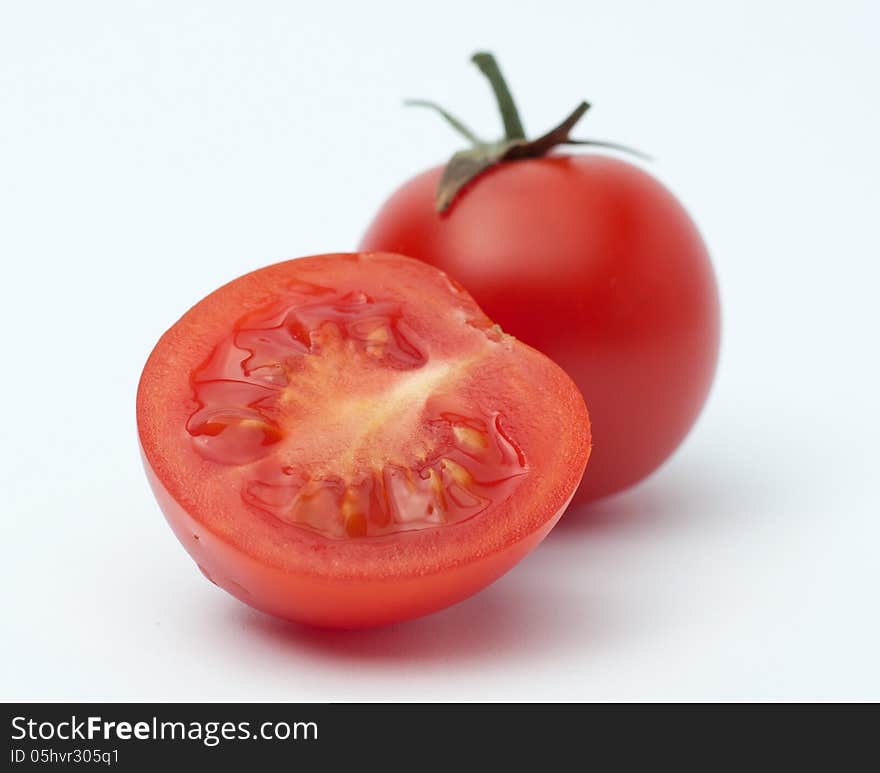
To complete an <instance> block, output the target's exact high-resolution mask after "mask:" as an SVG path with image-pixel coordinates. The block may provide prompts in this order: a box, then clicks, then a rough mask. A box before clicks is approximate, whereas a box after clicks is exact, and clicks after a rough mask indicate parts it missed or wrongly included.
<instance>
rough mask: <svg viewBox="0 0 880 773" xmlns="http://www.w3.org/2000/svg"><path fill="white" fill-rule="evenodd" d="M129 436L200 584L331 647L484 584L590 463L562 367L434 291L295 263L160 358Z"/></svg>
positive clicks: (376, 273)
mask: <svg viewBox="0 0 880 773" xmlns="http://www.w3.org/2000/svg"><path fill="white" fill-rule="evenodd" d="M548 401H549V402H551V403H552V406H553V407H552V408H548V407H547V402H548ZM138 419H139V428H140V434H141V442H142V447H143V450H144V456H145V460H146V463H147V468H148V473H149V474H150V479H151V482H152V483H153V486H154V489H155V490H156V493H157V496H158V498H159V501H160V503H161V504H162V505H163V509H164V510H165V513H166V516H167V517H168V518H169V520H170V521H171V524H172V526H173V527H174V528H175V531H176V533H177V534H178V537H180V538H181V540H182V542H183V543H184V545H185V546H186V547H187V549H188V550H189V551H190V552H191V553H192V554H193V556H194V557H195V558H196V560H197V562H198V563H199V565H200V567H201V568H202V569H203V571H204V572H205V574H206V575H208V577H209V578H210V579H212V580H213V581H215V582H216V583H217V584H219V585H221V586H223V587H225V588H226V589H227V590H230V592H232V593H233V594H234V595H236V596H238V597H239V598H241V599H242V600H245V601H247V602H248V603H250V604H251V605H253V606H255V607H257V608H260V609H264V610H266V611H269V612H271V613H273V614H278V615H281V616H283V617H287V618H291V619H296V620H304V621H307V622H316V623H319V624H326V625H338V626H355V625H369V624H375V623H380V622H388V621H391V620H395V619H404V618H406V617H411V616H414V615H417V614H423V613H424V612H426V611H431V610H432V609H434V608H439V607H441V606H445V605H446V604H448V603H451V602H452V601H455V600H458V599H459V598H462V597H464V596H466V595H469V594H470V593H473V592H474V591H475V590H478V589H479V587H481V586H482V585H485V584H487V583H488V582H491V581H492V580H493V579H495V577H496V576H498V574H500V573H501V572H503V571H504V570H506V569H507V568H509V566H510V565H511V564H512V563H513V562H515V560H517V559H518V558H519V557H520V556H521V555H522V554H524V552H526V551H527V550H528V549H530V548H531V547H533V546H534V544H537V541H539V540H540V538H541V537H542V536H543V535H544V534H545V533H546V531H547V530H549V528H550V526H552V523H553V522H555V520H556V519H557V518H558V517H559V515H561V512H562V510H563V509H564V507H565V505H566V503H567V501H568V500H569V499H570V497H571V495H572V493H573V492H574V489H575V487H576V486H577V483H578V481H579V479H580V475H581V473H582V472H583V467H584V465H585V464H586V459H587V454H588V449H589V428H588V421H587V416H586V410H585V408H584V405H583V400H582V398H581V397H580V395H579V393H578V392H577V389H576V388H575V387H574V385H573V384H572V383H571V382H570V381H569V380H568V378H567V377H566V376H565V375H564V373H563V372H562V371H561V370H560V369H559V368H558V367H557V366H555V365H554V364H553V363H552V362H551V361H550V360H548V359H547V358H546V357H544V356H543V355H540V354H539V353H537V352H536V351H534V350H532V349H530V348H528V347H526V346H525V345H523V344H520V343H519V342H517V341H515V340H514V339H512V338H511V337H509V336H506V335H505V334H504V333H503V332H501V331H500V330H499V329H498V328H497V327H496V326H494V325H492V323H491V321H490V320H489V319H488V318H486V317H485V315H484V314H483V313H482V312H481V311H480V310H479V308H478V307H477V306H476V304H475V303H474V302H473V300H472V299H471V298H470V296H469V295H468V294H467V293H466V292H465V291H464V290H463V289H462V288H461V287H459V286H458V285H457V284H455V283H454V282H453V281H451V280H449V279H448V278H447V277H446V276H445V275H444V274H442V273H441V272H439V271H437V270H436V269H433V268H430V267H428V266H426V265H424V264H421V263H418V262H416V261H413V260H411V259H408V258H403V257H401V256H391V255H364V256H320V257H316V258H306V259H300V260H298V261H289V262H288V263H284V264H278V265H277V266H272V267H269V268H267V269H263V270H262V271H259V272H254V274H250V275H247V276H246V277H242V278H240V279H238V280H236V281H235V282H233V283H231V284H230V285H227V286H225V287H224V288H221V289H220V290H218V291H217V292H216V293H214V294H213V295H211V296H209V297H208V298H207V299H205V300H204V301H202V302H201V303H200V304H198V305H197V306H196V307H194V308H193V309H192V310H191V311H190V312H189V313H188V314H187V315H185V316H184V318H183V319H182V320H180V321H179V322H178V323H177V324H176V325H175V326H174V327H173V328H172V329H171V330H170V331H169V332H168V333H167V334H166V335H165V336H164V337H163V339H162V340H161V341H160V342H159V344H158V345H157V347H156V349H155V350H154V352H153V354H152V355H151V358H150V360H149V361H148V363H147V366H146V368H145V371H144V376H143V378H142V381H141V388H140V390H139V399H138ZM463 567H465V568H466V571H465V572H464V573H462V569H463Z"/></svg>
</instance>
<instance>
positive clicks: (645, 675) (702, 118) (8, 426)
mask: <svg viewBox="0 0 880 773" xmlns="http://www.w3.org/2000/svg"><path fill="white" fill-rule="evenodd" d="M506 5H507V7H512V8H513V10H508V11H504V10H503V9H504V8H505V4H502V3H471V2H468V3H455V2H445V3H435V4H431V5H430V6H427V5H424V6H423V5H421V4H413V3H409V2H406V3H404V2H401V3H398V4H389V3H380V2H370V3H344V4H342V3H326V2H325V3H308V4H294V3H286V2H278V3H261V2H248V3H244V2H241V3H218V2H210V3H209V2H204V3H179V2H157V3H114V2H104V3H97V2H78V3H65V2H57V3H43V2H33V3H7V4H4V5H3V8H2V11H0V255H2V283H0V294H2V297H0V315H2V317H0V320H2V326H3V331H4V332H3V357H2V362H3V365H2V367H3V375H2V381H0V390H2V392H0V397H2V409H3V416H2V437H3V442H2V444H0V470H2V475H3V483H2V486H3V488H2V490H3V508H2V521H0V527H2V535H0V538H2V547H0V550H2V556H0V580H2V582H0V587H2V590H0V593H2V603H3V606H2V615H3V629H2V630H3V632H2V637H0V698H3V699H119V700H123V699H124V700H140V699H144V700H146V699H242V700H245V699H249V700H261V699H273V700H276V699H277V700H319V701H322V700H340V699H351V698H353V699H389V698H410V699H413V698H415V699H429V700H432V699H554V698H572V699H596V698H599V699H615V698H635V699H662V698H683V699H696V698H704V699H705V698H710V699H712V698H733V699H740V698H758V699H765V698H792V699H801V698H844V699H845V698H873V699H880V667H878V659H877V653H878V652H880V622H878V605H877V597H878V589H880V561H878V540H880V517H878V516H880V506H878V493H877V492H878V488H877V483H876V480H877V478H876V475H877V462H878V450H877V449H878V442H877V440H878V434H880V426H878V424H880V422H878V404H877V394H880V384H878V380H880V379H878V368H877V350H878V346H877V339H878V330H880V324H878V323H880V319H878V306H880V303H878V292H880V268H878V266H880V249H878V247H880V239H878V225H877V213H878V211H880V196H878V190H880V188H878V172H880V168H878V167H880V165H878V155H877V141H878V137H880V115H878V101H877V99H876V75H877V72H878V70H880V57H878V49H877V46H876V40H875V37H876V30H877V29H878V25H880V15H878V11H877V8H878V6H877V5H876V4H873V3H870V2H867V1H866V2H863V3H853V2H837V3H818V2H814V3H766V2H750V3H736V4H733V3H730V4H727V8H726V9H724V8H721V7H720V4H716V3H711V4H705V3H698V2H693V3H676V2H668V3H660V4H655V3H642V4H632V3H598V2H583V0H578V2H572V3H571V4H570V5H569V7H568V9H567V11H566V12H565V13H560V14H559V15H556V14H550V13H548V14H546V15H545V14H539V15H535V14H534V13H533V12H532V11H531V10H528V9H525V8H523V9H517V4H516V3H509V4H506ZM481 47H487V48H490V49H492V50H494V51H496V52H497V53H498V55H499V57H500V60H501V63H502V66H503V67H504V69H505V70H506V72H507V74H508V76H509V77H510V80H511V82H512V86H513V88H514V90H515V93H516V95H517V97H518V100H519V102H520V106H521V108H522V110H523V113H524V116H525V119H526V124H527V127H531V128H532V129H533V130H539V129H543V128H545V127H547V126H549V125H550V124H552V123H553V122H554V121H555V120H557V119H558V118H560V117H561V116H562V115H563V114H565V113H566V112H567V111H568V110H569V109H570V108H571V107H572V106H573V105H574V104H575V103H576V101H577V100H578V99H580V98H581V97H586V98H588V99H590V100H591V101H592V102H593V104H594V110H593V111H592V112H591V113H590V114H589V116H588V117H587V119H585V121H584V124H583V133H584V134H588V135H590V136H594V137H603V138H609V139H615V140H618V141H620V142H625V143H630V144H633V145H636V146H638V147H641V148H644V149H646V150H649V151H651V152H652V153H654V154H656V156H657V157H658V158H659V160H658V161H657V162H656V163H654V164H653V165H651V167H650V168H651V169H652V170H653V172H654V173H655V174H657V175H658V176H660V177H661V178H662V179H664V180H665V181H666V182H667V183H668V184H669V185H670V186H671V187H672V188H673V189H674V190H675V191H676V192H677V193H678V194H679V195H680V196H681V197H682V198H683V200H684V201H685V203H686V204H687V205H688V206H689V208H690V209H691V210H692V212H693V213H694V215H695V217H696V219H697V220H698V222H699V224H700V226H701V228H702V229H703V231H704V233H705V235H706V238H707V240H708V243H709V245H710V248H711V250H712V253H713V255H714V259H715V262H716V266H717V271H718V275H719V279H720V283H721V289H722V295H723V302H724V323H725V328H724V345H723V357H722V364H721V369H720V373H719V377H718V380H717V385H716V389H715V391H714V393H713V395H712V398H711V401H710V403H709V405H708V408H707V410H706V412H705V414H704V416H703V418H702V420H701V422H700V423H699V425H698V427H697V429H696V431H695V432H694V433H693V435H692V436H691V438H690V439H689V441H688V442H687V443H686V445H685V446H684V447H683V448H682V449H681V451H680V452H679V453H678V454H677V455H676V456H675V457H674V459H673V460H672V461H671V462H670V463H669V464H668V465H667V466H666V467H665V468H664V469H663V470H662V471H661V472H660V473H658V474H657V475H655V476H654V477H653V478H652V479H651V480H649V481H648V482H646V483H645V484H644V485H642V486H641V487H639V488H638V489H636V490H634V491H632V492H630V493H628V494H625V495H622V496H619V497H617V498H614V499H611V500H608V501H606V502H604V503H602V504H601V505H599V506H597V507H596V508H594V510H593V511H592V512H578V511H574V512H571V513H570V514H569V515H568V516H567V517H566V519H565V521H564V523H562V524H561V525H560V526H559V528H558V529H557V530H555V531H554V532H553V534H551V536H550V537H549V538H548V540H547V541H546V542H545V543H544V545H542V546H541V548H540V549H539V550H538V551H536V552H535V553H534V554H532V555H531V556H530V557H529V558H527V559H526V560H525V561H524V562H523V563H522V564H521V565H520V566H519V567H517V568H516V569H515V570H514V571H513V572H511V573H510V574H509V575H508V576H506V577H505V578H503V579H502V580H501V581H499V582H498V583H497V584H495V585H494V586H493V587H492V588H490V589H489V590H487V591H485V592H483V593H482V594H480V595H479V596H477V597H475V598H473V599H472V600H470V601H468V602H466V603H464V604H461V605H459V606H458V607H455V608H453V609H450V610H448V611H446V612H443V613H441V614H437V615H434V616H433V617H430V618H427V619H423V620H420V621H417V622H414V623H410V624H406V625H401V626H395V627H391V628H387V629H383V630H378V631H372V632H363V633H355V634H340V633H326V632H314V631H307V630H302V629H299V628H297V627H294V626H289V625H285V624H282V623H279V622H276V621H273V620H271V619H269V618H266V617H263V616H261V615H259V614H257V613H254V612H251V611H250V610H249V609H247V608H246V607H244V606H242V605H240V604H239V603H238V602H236V601H234V600H233V599H232V598H230V597H227V596H226V595H225V594H223V593H222V592H221V591H219V590H217V589H216V588H214V587H213V586H212V585H210V584H209V583H208V582H206V581H205V580H204V579H203V578H202V576H201V575H200V574H199V572H198V571H197V570H196V567H195V566H194V564H193V563H192V562H191V561H190V559H189V558H188V557H187V556H186V555H185V554H184V552H183V550H182V548H181V547H180V546H179V545H178V543H177V541H176V540H175V539H174V538H173V536H172V534H171V532H170V530H169V529H168V527H167V526H166V525H165V523H164V521H163V519H162V517H161V515H160V513H159V510H158V508H157V506H156V504H155V503H154V501H153V498H152V496H151V494H150V492H149V490H148V488H147V484H146V481H145V479H144V475H143V472H142V470H141V467H140V460H139V458H138V453H137V445H136V438H135V422H134V396H135V386H136V383H137V379H138V376H139V374H140V369H141V367H142V365H143V362H144V360H145V358H146V356H147V354H148V352H149V350H150V348H151V347H152V345H153V343H154V342H155V340H156V339H157V337H158V336H159V335H160V334H161V333H162V331H163V330H164V329H165V328H166V327H168V326H169V325H170V324H171V323H172V322H173V321H174V320H175V319H176V318H177V317H178V316H179V315H180V314H181V313H182V312H183V311H184V310H185V309H186V308H187V307H188V306H189V305H190V304H191V303H193V302H194V301H196V300H197V299H199V298H200V297H202V296H203V295H204V294H205V293H207V292H208V291H210V290H212V289H213V288H214V287H216V286H218V285H219V284H221V283H222V282H225V281H226V280H228V279H230V278H232V277H233V276H236V275H239V274H241V273H244V272H245V271H248V270H250V269H253V268H256V267H258V266H260V265H263V264H266V263H269V262H273V261H275V260H278V259H281V258H284V257H292V256H296V255H302V254H309V253H316V252H328V251H334V250H344V249H349V248H352V247H353V246H354V245H355V244H356V242H357V240H358V238H359V236H360V234H361V233H362V230H363V229H364V227H365V226H366V224H367V222H368V220H369V218H370V217H371V215H372V213H373V212H374V211H375V209H376V208H377V207H378V205H379V204H380V202H381V201H382V200H383V199H384V197H385V196H386V195H387V194H388V193H389V192H390V191H391V189H392V188H393V187H394V186H396V185H397V184H398V183H400V182H401V181H402V180H404V179H405V178H406V177H408V176H409V175H411V174H413V173H414V172H416V171H418V170H420V169H422V168H424V167H426V166H427V165H429V164H433V163H436V162H439V161H441V160H443V158H444V157H445V156H446V154H448V153H449V152H451V151H452V150H454V149H455V148H456V147H457V144H458V143H457V139H456V137H455V136H454V135H453V134H451V132H450V131H449V130H448V129H446V128H445V127H444V126H443V125H441V123H440V122H439V121H438V120H436V119H435V118H434V117H433V116H432V115H430V114H428V113H425V112H421V111H406V110H404V109H402V108H401V107H400V100H401V98H402V97H406V96H423V97H427V98H433V99H437V100H439V101H441V102H443V103H445V104H448V105H449V106H450V107H451V108H453V109H455V110H456V111H458V112H459V113H461V114H462V115H463V116H465V117H466V118H467V119H468V120H469V121H471V122H472V123H473V124H475V125H476V127H477V128H478V129H481V130H483V131H484V132H486V133H489V132H492V131H495V130H496V127H497V119H496V118H495V116H494V111H493V108H492V106H491V100H490V97H489V93H488V90H487V88H486V86H485V85H484V83H483V81H482V79H481V78H480V77H479V75H478V73H477V72H476V70H475V69H474V68H473V67H472V66H471V65H469V64H468V63H467V61H466V60H467V56H468V55H469V54H470V53H471V52H472V51H473V50H475V49H477V48H481Z"/></svg>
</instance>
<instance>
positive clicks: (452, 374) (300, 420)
mask: <svg viewBox="0 0 880 773" xmlns="http://www.w3.org/2000/svg"><path fill="white" fill-rule="evenodd" d="M478 360H479V354H476V355H474V356H472V357H471V358H469V359H465V360H449V361H445V362H444V361H439V362H437V361H433V360H432V361H430V362H429V356H428V352H426V351H423V349H422V347H421V346H420V342H418V341H417V340H416V338H415V336H414V335H413V333H412V331H410V330H409V329H408V327H407V325H406V322H405V321H404V320H403V315H402V312H401V309H400V306H399V304H396V303H395V302H393V301H390V300H387V299H383V298H378V297H372V296H369V295H367V294H366V293H363V292H358V293H351V292H349V293H346V294H344V295H340V294H338V293H336V292H335V291H334V290H332V289H330V288H326V287H320V286H316V285H308V286H301V287H298V288H297V290H296V292H295V294H293V295H292V296H291V297H288V298H286V299H285V301H284V302H282V303H279V302H276V303H274V304H271V305H269V306H267V307H265V308H262V309H260V310H259V311H257V312H255V313H251V314H248V315H247V316H245V317H243V318H242V319H239V320H238V321H237V322H236V323H235V324H234V325H233V326H232V332H231V334H230V335H229V336H228V337H227V338H226V339H225V340H223V341H222V342H221V343H220V344H219V345H218V346H217V347H216V348H215V349H214V351H213V353H212V355H211V356H210V357H209V358H208V360H207V361H206V362H204V363H203V364H202V365H201V366H200V367H199V368H197V369H196V370H195V371H194V372H193V373H192V374H191V383H192V388H193V393H194V395H195V398H196V402H197V404H198V408H197V409H196V410H195V411H194V412H193V413H192V415H191V416H190V417H189V421H188V422H187V432H188V433H189V435H190V436H191V441H192V443H193V446H194V448H195V450H196V451H197V452H198V453H199V454H200V455H201V456H202V457H204V458H205V459H208V460H210V461H213V462H217V463H221V464H225V465H235V466H247V471H246V473H245V475H244V476H243V479H242V480H243V483H242V487H241V492H240V493H241V497H242V499H243V500H244V502H245V504H246V505H247V506H248V507H249V508H252V509H253V510H255V511H258V512H259V514H262V515H263V516H268V517H270V518H274V519H277V520H279V521H281V522H283V523H286V524H291V525H294V526H299V527H302V528H305V529H312V530H314V531H316V532H318V533H320V534H322V535H324V536H325V537H330V538H335V539H344V538H352V537H373V536H383V535H387V534H393V533H395V532H401V531H410V530H415V529H425V528H431V527H436V526H442V525H448V524H452V523H457V522H459V521H462V520H465V519H468V518H471V517H473V516H475V515H477V514H479V513H480V512H482V511H483V510H485V509H486V508H487V507H488V506H489V504H490V503H491V502H492V501H493V499H497V498H499V497H503V496H505V495H506V494H507V493H509V489H510V487H511V486H512V485H513V484H514V482H515V479H516V478H517V477H518V476H519V475H522V474H523V473H524V472H525V471H526V470H527V469H528V465H527V463H526V460H525V457H524V455H523V453H522V451H521V449H520V448H519V447H518V446H517V444H516V442H515V441H514V440H513V438H511V437H510V436H509V433H508V432H507V431H505V429H504V419H503V417H502V415H501V414H500V413H498V412H485V411H483V412H478V411H477V410H471V411H470V412H461V409H460V408H456V409H455V410H454V409H453V404H452V403H451V402H450V400H449V397H448V396H446V397H445V399H444V396H445V395H448V390H449V387H450V386H452V385H453V384H454V383H455V382H456V380H457V378H458V377H459V376H460V375H461V374H462V372H463V371H465V370H467V369H470V368H472V367H473V366H474V365H475V364H476V363H477V361H478ZM317 437H319V438H320V444H316V443H313V442H311V441H312V438H317Z"/></svg>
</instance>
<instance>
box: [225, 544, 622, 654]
mask: <svg viewBox="0 0 880 773" xmlns="http://www.w3.org/2000/svg"><path fill="white" fill-rule="evenodd" d="M528 563H529V561H528V559H527V560H526V562H525V563H524V564H521V565H520V566H519V567H517V568H515V569H514V570H513V571H512V572H511V573H509V574H508V575H506V576H505V577H503V578H501V579H500V580H499V581H498V582H496V583H495V584H494V585H492V586H490V587H489V588H487V589H485V590H483V591H482V592H480V593H478V594H477V595H476V596H473V597H471V598H470V599H467V600H466V601H463V602H461V603H459V604H456V605H455V606H452V607H450V608H448V609H445V610H442V611H441V612H437V613H435V614H432V615H428V616H426V617H422V618H418V619H416V620H410V621H407V622H404V623H396V624H393V625H387V626H384V627H381V628H371V629H363V630H354V631H340V630H332V629H323V628H313V627H309V626H304V625H299V624H296V623H290V622H286V621H284V620H278V619H275V618H272V617H270V616H268V615H263V614H261V613H259V612H255V611H253V610H248V609H246V608H241V609H239V611H238V614H239V615H240V616H241V618H240V623H241V624H242V625H243V627H245V628H247V629H248V630H249V631H250V633H251V634H253V635H254V636H256V637H258V638H259V639H261V640H262V642H263V643H264V644H266V645H268V646H271V647H284V648H294V649H295V650H298V651H302V650H305V651H308V652H310V654H312V655H313V656H317V657H319V658H320V659H327V660H334V659H338V660H346V661H351V660H357V661H360V662H362V663H363V662H375V663H381V662H383V661H389V662H395V663H398V664H400V663H402V662H403V663H405V662H410V663H416V662H438V663H441V662H443V661H456V662H461V661H480V660H486V661H491V660H492V659H495V658H498V656H499V655H510V654H511V653H512V652H519V653H520V654H523V653H526V654H527V653H530V652H536V653H541V652H547V651H551V650H552V651H555V652H560V651H564V650H567V649H571V648H577V649H579V650H584V649H589V647H590V646H591V645H593V646H597V645H598V643H599V641H600V640H604V641H605V642H606V643H607V640H608V639H609V638H610V637H616V636H619V635H620V634H621V631H620V625H619V623H620V620H621V615H620V610H618V611H617V612H616V613H615V614H614V615H613V616H612V614H611V613H610V610H608V609H603V608H601V606H600V605H598V604H597V603H595V599H594V598H591V597H589V596H588V597H587V601H586V602H585V600H584V594H583V593H582V592H581V593H578V594H574V593H566V591H565V589H564V588H557V587H549V585H550V583H548V582H541V581H540V577H536V574H537V573H536V572H534V571H533V572H529V566H528ZM534 568H535V567H533V569H534ZM242 618H243V619H242Z"/></svg>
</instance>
